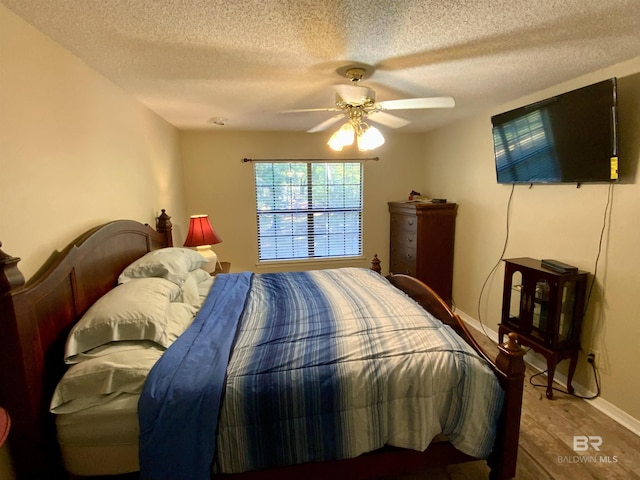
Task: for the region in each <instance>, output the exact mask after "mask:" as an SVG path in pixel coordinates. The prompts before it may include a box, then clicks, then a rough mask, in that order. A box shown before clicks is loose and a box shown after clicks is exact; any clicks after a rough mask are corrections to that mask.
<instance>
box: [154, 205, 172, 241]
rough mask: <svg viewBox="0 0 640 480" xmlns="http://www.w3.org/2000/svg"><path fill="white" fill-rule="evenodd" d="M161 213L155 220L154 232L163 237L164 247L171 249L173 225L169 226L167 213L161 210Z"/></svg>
mask: <svg viewBox="0 0 640 480" xmlns="http://www.w3.org/2000/svg"><path fill="white" fill-rule="evenodd" d="M161 212H162V213H160V215H159V216H158V218H157V219H156V231H157V232H158V233H161V234H162V235H164V246H165V247H173V234H172V230H173V225H172V224H171V217H170V216H169V215H167V212H166V211H165V209H164V208H163V209H162V210H161Z"/></svg>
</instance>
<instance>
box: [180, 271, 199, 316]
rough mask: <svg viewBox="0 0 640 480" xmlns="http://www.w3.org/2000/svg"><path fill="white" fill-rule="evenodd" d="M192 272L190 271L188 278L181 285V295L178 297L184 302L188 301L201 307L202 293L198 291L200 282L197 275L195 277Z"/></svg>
mask: <svg viewBox="0 0 640 480" xmlns="http://www.w3.org/2000/svg"><path fill="white" fill-rule="evenodd" d="M196 271H197V270H196ZM192 273H193V272H190V273H189V274H188V275H187V278H186V279H185V281H184V283H183V284H182V286H181V287H180V291H181V292H180V293H181V295H180V297H179V298H178V299H179V300H180V301H181V302H183V303H188V304H189V305H194V306H196V307H199V306H200V303H201V301H200V294H199V292H198V282H197V280H196V277H194V276H193V275H192Z"/></svg>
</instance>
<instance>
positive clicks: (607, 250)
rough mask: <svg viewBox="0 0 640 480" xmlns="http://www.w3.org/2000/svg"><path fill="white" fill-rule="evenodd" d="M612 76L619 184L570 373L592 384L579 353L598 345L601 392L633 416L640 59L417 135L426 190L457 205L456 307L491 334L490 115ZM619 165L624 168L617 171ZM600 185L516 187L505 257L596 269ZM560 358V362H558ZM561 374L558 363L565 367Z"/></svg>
mask: <svg viewBox="0 0 640 480" xmlns="http://www.w3.org/2000/svg"><path fill="white" fill-rule="evenodd" d="M613 76H617V77H618V97H619V122H620V157H621V167H620V168H621V173H622V175H623V176H624V177H625V181H624V183H619V184H617V185H615V187H614V189H613V202H612V205H611V209H612V210H611V217H610V219H609V223H608V227H607V229H606V231H605V236H604V240H603V248H602V254H601V257H600V261H599V266H598V273H597V279H596V284H595V288H594V291H593V295H592V298H591V302H590V304H589V308H588V311H587V316H586V318H585V321H584V327H583V335H582V347H583V350H584V355H582V356H581V358H580V361H579V366H578V373H577V378H576V380H577V381H578V382H579V383H580V384H582V385H585V386H587V387H591V388H592V389H593V390H595V385H594V383H593V380H592V374H591V372H590V371H589V370H588V364H587V363H586V361H585V355H586V354H587V353H589V352H590V351H594V350H596V351H598V352H599V354H598V355H599V359H598V360H597V361H598V363H599V365H600V373H601V378H602V398H603V399H605V400H607V401H608V402H610V403H611V404H613V405H615V406H617V407H618V408H620V409H622V410H623V411H625V412H626V413H628V414H629V415H631V416H632V417H634V418H635V419H640V402H638V398H639V395H640V363H638V361H637V358H636V347H637V345H639V344H640V295H639V292H640V251H639V250H638V248H639V246H640V221H638V218H639V217H640V185H638V177H637V168H638V167H637V166H638V161H639V159H640V153H639V152H640V134H639V133H638V132H640V58H636V59H635V60H633V61H630V62H626V63H623V64H620V65H616V66H614V67H611V68H608V69H606V70H603V71H598V72H594V73H592V74H589V75H586V76H584V77H581V78H578V79H575V80H573V81H571V82H567V83H565V84H562V85H557V86H554V87H553V88H549V89H548V90H545V91H543V92H539V93H537V94H535V95H531V96H529V97H526V98H522V99H518V100H516V101H514V102H511V103H509V104H506V105H502V106H501V107H499V108H497V109H495V110H493V111H490V112H485V113H484V114H481V115H477V116H476V117H474V118H471V119H468V120H466V121H463V122H459V123H457V124H454V125H451V126H449V127H446V128H442V129H439V130H437V131H434V132H431V133H430V134H428V135H427V136H426V139H425V152H424V162H425V167H426V177H425V178H426V183H427V187H428V189H429V190H430V191H433V192H436V193H434V195H436V194H437V195H442V196H447V197H448V198H449V199H451V200H453V201H456V202H458V203H459V205H460V206H459V211H458V218H457V231H456V248H455V267H454V291H453V295H454V300H455V303H456V305H457V306H458V308H459V309H460V310H462V311H463V312H464V313H466V314H468V315H469V316H471V317H474V318H476V319H477V318H478V317H479V316H480V317H481V320H482V321H483V322H485V323H486V325H487V326H488V327H489V328H491V329H492V330H494V331H497V323H498V321H499V318H500V308H501V304H500V302H501V298H502V281H503V271H504V270H503V265H502V262H499V263H500V265H499V268H498V269H497V271H496V273H495V275H493V277H492V278H491V279H490V281H489V282H488V287H487V289H486V291H485V292H484V294H483V297H482V303H481V307H480V309H479V311H480V314H478V308H477V305H478V298H479V295H480V290H481V288H482V285H483V283H484V281H485V279H486V278H487V276H488V275H489V273H490V272H491V270H492V268H493V267H494V265H495V264H496V263H497V262H498V260H499V258H500V254H501V252H502V248H503V245H504V241H505V235H506V223H507V203H508V198H509V194H510V192H511V186H509V185H498V184H497V183H496V179H495V166H494V157H493V142H492V136H491V121H490V117H491V115H493V114H496V113H499V112H502V111H506V110H509V109H511V108H515V107H518V106H521V105H525V104H528V103H531V102H533V101H536V100H541V99H543V98H546V97H548V96H551V95H554V94H558V93H562V92H565V91H568V90H571V89H574V88H578V87H581V86H584V85H588V84H591V83H595V82H597V81H599V80H604V79H606V78H610V77H613ZM625 169H626V172H625V171H624V170H625ZM608 192H609V186H608V185H601V184H592V185H583V186H582V187H581V188H576V186H575V185H534V186H533V187H532V188H529V186H528V185H517V186H516V187H515V191H514V194H513V202H512V207H511V214H510V217H509V218H510V235H509V242H508V246H507V250H506V253H505V258H510V257H520V256H527V257H533V258H556V259H558V260H561V261H564V262H566V263H570V264H573V265H577V266H578V267H580V268H581V269H583V270H587V271H589V272H592V273H593V271H594V265H595V262H596V257H597V254H598V244H599V239H600V232H601V229H602V225H603V217H604V212H605V205H606V203H607V196H608ZM565 363H566V362H565ZM564 371H566V368H565V369H564Z"/></svg>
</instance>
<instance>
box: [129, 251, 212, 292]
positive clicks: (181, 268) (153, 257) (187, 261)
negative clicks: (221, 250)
mask: <svg viewBox="0 0 640 480" xmlns="http://www.w3.org/2000/svg"><path fill="white" fill-rule="evenodd" d="M205 263H207V259H206V258H204V257H203V256H202V255H200V254H199V253H198V252H196V251H195V250H191V249H189V248H179V247H168V248H161V249H160V250H152V251H150V252H149V253H147V254H146V255H144V256H143V257H141V258H139V259H138V260H135V261H134V262H133V263H131V264H130V265H129V266H128V267H127V268H125V269H124V270H123V271H122V273H121V274H120V276H119V277H118V283H125V282H128V281H129V280H131V279H133V278H148V277H160V278H166V279H167V280H169V281H171V282H173V283H175V284H176V285H182V284H183V283H184V281H185V279H186V278H187V275H188V273H189V272H191V271H193V270H196V269H198V268H200V267H201V266H202V265H204V264H205Z"/></svg>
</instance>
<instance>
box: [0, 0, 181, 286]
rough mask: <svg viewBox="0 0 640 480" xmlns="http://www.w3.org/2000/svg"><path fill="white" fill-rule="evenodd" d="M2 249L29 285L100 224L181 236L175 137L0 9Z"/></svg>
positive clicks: (159, 121)
mask: <svg viewBox="0 0 640 480" xmlns="http://www.w3.org/2000/svg"><path fill="white" fill-rule="evenodd" d="M0 62H2V63H1V65H0V112H1V113H0V241H2V242H3V247H2V249H3V251H5V252H6V253H9V254H11V255H14V256H18V257H21V258H22V262H20V265H19V266H20V269H21V270H22V272H23V273H24V275H25V276H26V277H27V278H28V277H30V276H31V275H32V274H33V273H34V272H35V271H36V269H37V268H38V267H39V266H40V265H41V264H42V263H43V262H44V261H45V259H46V258H47V257H48V256H49V255H50V254H51V252H52V251H53V250H54V249H62V248H64V247H65V246H66V245H67V244H68V243H69V242H70V241H72V240H73V239H74V238H75V237H76V236H77V235H78V234H80V233H82V232H84V231H85V230H87V229H88V228H90V227H92V226H95V225H98V224H100V223H103V222H106V221H109V220H113V219H117V218H131V219H134V220H138V221H142V222H149V223H152V222H154V216H155V215H156V214H157V213H159V210H160V208H166V209H167V210H168V212H169V213H170V214H171V215H174V216H176V217H177V218H176V230H177V231H178V234H182V232H184V227H185V224H184V223H183V222H184V220H181V218H184V212H185V210H184V204H183V201H184V200H183V187H182V176H181V175H182V173H181V168H180V161H179V160H180V159H179V146H178V132H177V130H176V129H175V128H174V127H172V126H171V125H169V124H168V123H166V122H165V121H164V120H162V119H160V118H159V117H158V116H157V115H155V114H153V113H152V112H151V111H149V110H148V109H146V108H144V107H142V106H141V105H140V104H139V103H138V102H136V101H135V100H133V99H132V98H131V97H130V96H128V95H126V94H125V93H124V92H123V91H122V90H120V89H119V88H118V87H117V86H115V85H113V84H112V83H111V82H109V81H108V80H106V79H105V78H104V77H102V76H100V75H98V74H97V73H96V72H95V71H93V70H91V69H90V68H88V67H87V66H86V65H85V64H83V63H82V62H80V61H79V60H78V59H77V58H76V57H74V56H73V55H71V54H70V53H69V52H68V51H66V50H64V49H62V48H61V47H60V46H58V45H57V44H56V43H54V42H52V41H51V40H50V39H49V38H48V37H46V36H44V35H43V34H41V33H40V32H39V31H37V30H35V29H34V28H33V27H31V26H30V25H28V24H26V23H25V22H23V21H22V20H21V19H20V18H19V17H17V16H16V15H15V14H13V13H12V12H11V11H9V10H8V9H6V8H5V7H4V6H2V5H0Z"/></svg>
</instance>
